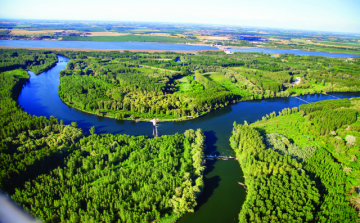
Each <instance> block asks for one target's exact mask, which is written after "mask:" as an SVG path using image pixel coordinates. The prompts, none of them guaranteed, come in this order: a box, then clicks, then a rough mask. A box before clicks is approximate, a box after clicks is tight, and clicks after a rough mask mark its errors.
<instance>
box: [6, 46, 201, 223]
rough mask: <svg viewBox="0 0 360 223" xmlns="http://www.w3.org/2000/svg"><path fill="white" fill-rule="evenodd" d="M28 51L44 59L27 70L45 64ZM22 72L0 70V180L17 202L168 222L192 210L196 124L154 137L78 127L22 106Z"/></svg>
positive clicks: (56, 218)
mask: <svg viewBox="0 0 360 223" xmlns="http://www.w3.org/2000/svg"><path fill="white" fill-rule="evenodd" d="M35 52H36V53H37V54H36V57H38V58H44V59H45V58H46V59H45V61H44V63H43V64H39V65H36V64H35V61H34V62H33V63H32V64H33V65H32V68H33V69H34V70H37V69H48V68H49V67H51V66H52V63H51V61H52V60H53V58H52V57H46V56H47V54H46V53H44V54H43V55H41V53H40V52H39V51H35ZM18 55H19V58H20V57H21V58H25V57H26V56H28V55H35V53H34V52H31V51H27V50H24V51H21V54H20V53H19V54H18ZM4 58H6V57H4ZM33 58H34V60H35V56H34V57H33ZM47 60H48V61H47ZM14 61H15V60H14ZM44 64H46V65H47V67H45V66H43V65H44ZM8 66H9V67H10V66H13V64H11V63H9V64H8ZM37 66H38V67H37ZM4 67H5V66H4ZM4 69H5V70H8V69H10V68H8V67H5V68H4ZM28 79H29V75H28V73H27V72H26V71H25V70H23V69H22V68H18V69H15V70H8V71H4V72H1V73H0V80H1V81H0V100H1V105H0V106H1V107H0V115H1V117H2V118H1V119H0V125H1V132H0V151H1V153H0V188H1V190H3V191H5V192H6V193H7V194H8V195H10V196H11V197H12V198H13V199H14V200H15V201H16V202H17V203H18V204H20V205H21V206H23V207H24V208H25V209H26V210H28V211H29V212H30V213H32V214H33V215H34V216H36V217H38V218H40V219H42V220H43V221H44V222H152V221H160V220H161V221H167V222H174V221H176V220H177V219H178V218H179V217H180V216H182V214H184V213H185V212H193V211H194V207H195V206H196V205H197V202H196V198H197V197H198V196H199V195H200V194H201V192H202V189H203V187H204V182H203V171H204V169H205V166H204V140H205V136H204V134H203V132H202V130H201V129H197V130H196V131H195V130H191V129H190V130H187V131H186V132H185V133H184V134H176V135H169V136H161V137H157V138H147V137H145V136H137V137H134V136H128V135H111V134H102V135H97V134H96V133H95V128H94V127H93V128H91V129H90V134H89V133H84V132H83V131H82V129H80V128H77V123H76V122H73V123H71V125H64V123H63V121H62V120H60V121H59V120H57V119H56V118H54V117H51V118H50V119H47V118H46V117H36V116H31V115H29V114H27V113H26V112H24V111H23V110H22V109H21V108H20V106H19V105H18V104H17V101H16V99H17V97H18V95H19V92H20V91H21V89H22V86H23V84H25V83H26V82H27V80H28ZM105 201H106V202H105Z"/></svg>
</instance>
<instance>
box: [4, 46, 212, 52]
mask: <svg viewBox="0 0 360 223" xmlns="http://www.w3.org/2000/svg"><path fill="white" fill-rule="evenodd" d="M0 49H28V50H54V51H84V52H91V51H103V52H114V51H117V52H124V51H130V52H148V53H156V52H159V53H161V52H176V53H199V52H206V51H219V49H213V50H126V49H121V50H119V49H79V48H45V47H17V46H0Z"/></svg>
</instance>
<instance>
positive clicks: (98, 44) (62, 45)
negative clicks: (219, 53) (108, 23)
mask: <svg viewBox="0 0 360 223" xmlns="http://www.w3.org/2000/svg"><path fill="white" fill-rule="evenodd" d="M0 46H9V47H40V48H59V49H66V48H67V49H69V48H70V49H113V50H166V51H191V50H216V49H217V48H215V47H209V46H192V45H186V44H175V43H148V42H146V43H145V42H110V41H46V40H0Z"/></svg>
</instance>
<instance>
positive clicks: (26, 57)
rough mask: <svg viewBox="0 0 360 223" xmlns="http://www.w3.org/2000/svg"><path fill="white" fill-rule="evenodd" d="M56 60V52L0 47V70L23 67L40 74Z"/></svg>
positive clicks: (53, 64)
mask: <svg viewBox="0 0 360 223" xmlns="http://www.w3.org/2000/svg"><path fill="white" fill-rule="evenodd" d="M57 62H58V59H57V57H56V54H55V53H53V52H51V51H45V50H39V51H35V50H21V49H20V50H18V49H16V50H9V49H0V72H3V71H7V70H14V69H18V68H23V69H29V70H31V71H33V72H34V73H35V74H40V73H42V72H44V71H46V70H48V69H49V68H51V67H53V66H55V64H56V63H57Z"/></svg>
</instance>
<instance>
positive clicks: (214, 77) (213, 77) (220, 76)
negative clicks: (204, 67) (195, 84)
mask: <svg viewBox="0 0 360 223" xmlns="http://www.w3.org/2000/svg"><path fill="white" fill-rule="evenodd" d="M204 76H205V77H207V78H209V79H210V80H212V81H225V80H226V78H225V75H223V74H219V73H205V74H204Z"/></svg>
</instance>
